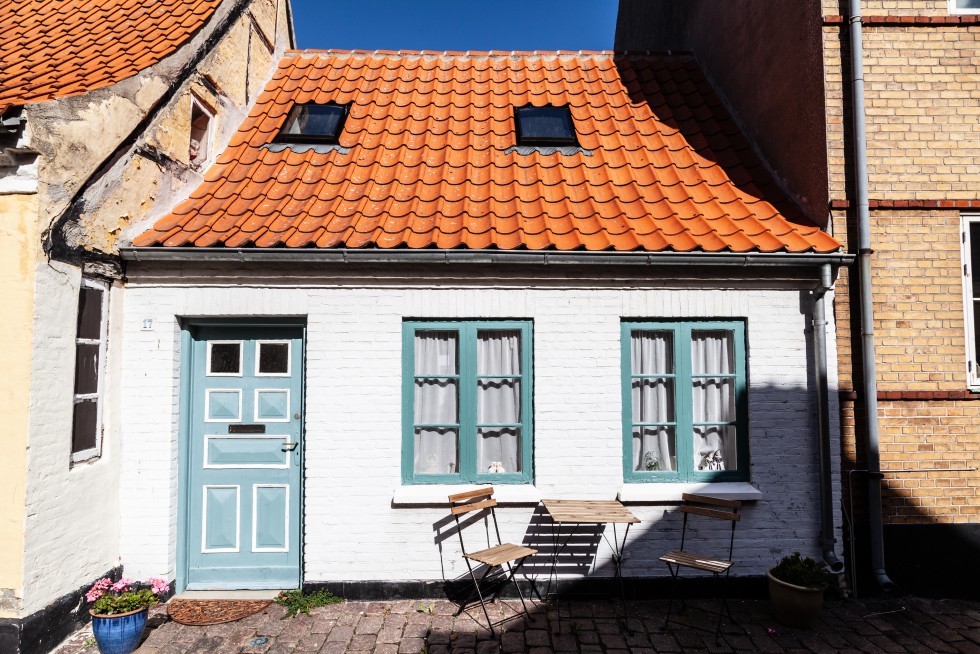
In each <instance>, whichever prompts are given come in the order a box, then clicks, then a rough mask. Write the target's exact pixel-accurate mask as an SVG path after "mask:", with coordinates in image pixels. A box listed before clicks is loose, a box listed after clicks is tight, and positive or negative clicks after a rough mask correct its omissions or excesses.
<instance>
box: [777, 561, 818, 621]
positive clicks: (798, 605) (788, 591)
mask: <svg viewBox="0 0 980 654" xmlns="http://www.w3.org/2000/svg"><path fill="white" fill-rule="evenodd" d="M766 576H767V577H769V599H770V600H772V612H773V614H774V615H775V616H776V619H777V620H779V622H781V623H782V624H784V625H786V626H788V627H807V628H808V627H812V626H813V624H814V623H815V622H816V621H817V616H818V615H820V610H821V609H822V608H823V589H822V588H807V587H806V586H794V585H793V584H788V583H786V582H785V581H780V580H779V579H776V578H775V577H773V576H772V569H770V570H767V571H766Z"/></svg>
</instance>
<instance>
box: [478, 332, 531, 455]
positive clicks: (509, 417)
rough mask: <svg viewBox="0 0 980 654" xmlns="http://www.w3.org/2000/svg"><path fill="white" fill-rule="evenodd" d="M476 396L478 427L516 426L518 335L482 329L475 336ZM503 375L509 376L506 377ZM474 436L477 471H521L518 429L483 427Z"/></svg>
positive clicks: (519, 434) (518, 384) (519, 393)
mask: <svg viewBox="0 0 980 654" xmlns="http://www.w3.org/2000/svg"><path fill="white" fill-rule="evenodd" d="M476 372H477V375H478V376H482V375H495V376H499V377H503V378H497V379H480V380H479V382H478V384H477V394H476V421H477V424H478V425H516V424H519V423H520V422H521V382H520V378H519V375H520V374H521V335H520V332H515V331H500V330H486V331H480V332H479V333H478V334H477V341H476ZM507 376H513V377H512V378H507ZM478 432H479V433H478V434H477V464H476V465H477V472H481V473H491V474H494V473H502V472H520V470H521V467H520V466H521V457H520V451H521V430H520V428H519V427H516V426H514V427H483V428H480V429H478Z"/></svg>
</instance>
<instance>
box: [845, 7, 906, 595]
mask: <svg viewBox="0 0 980 654" xmlns="http://www.w3.org/2000/svg"><path fill="white" fill-rule="evenodd" d="M849 22H850V37H851V38H850V40H851V72H852V73H853V76H854V81H853V82H852V89H851V90H852V94H853V98H854V105H853V114H854V185H855V189H856V191H857V211H858V275H859V279H858V288H859V295H860V301H861V304H860V312H861V364H862V374H863V377H864V380H863V382H864V383H863V393H864V402H865V412H866V416H865V434H866V438H867V443H866V445H867V459H868V529H869V540H870V542H869V547H870V549H871V571H872V572H871V573H872V575H873V576H874V578H875V581H876V582H877V583H878V586H879V587H880V588H881V589H882V590H884V591H889V590H893V589H894V588H895V584H894V582H892V580H891V579H889V578H888V573H887V572H885V545H884V535H883V533H882V531H883V530H882V519H881V477H882V475H881V459H880V455H879V449H878V378H877V372H876V370H875V340H874V313H873V304H872V296H871V253H872V250H871V211H870V208H869V205H868V159H867V147H868V143H867V140H868V136H867V125H866V124H865V117H864V49H863V48H864V46H863V43H862V34H861V0H850V17H849ZM850 492H853V489H850ZM851 537H852V538H853V534H852V535H851Z"/></svg>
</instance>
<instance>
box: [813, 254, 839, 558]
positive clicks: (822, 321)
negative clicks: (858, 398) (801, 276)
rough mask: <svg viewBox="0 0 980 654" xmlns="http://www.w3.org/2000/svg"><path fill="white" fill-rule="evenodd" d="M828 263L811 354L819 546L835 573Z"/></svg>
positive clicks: (817, 292)
mask: <svg viewBox="0 0 980 654" xmlns="http://www.w3.org/2000/svg"><path fill="white" fill-rule="evenodd" d="M831 288H832V287H831V271H830V264H829V263H826V264H824V265H822V266H821V267H820V285H819V286H818V287H817V288H816V289H814V292H813V295H814V297H813V355H814V358H815V359H816V367H817V371H816V372H817V439H818V443H817V447H818V450H819V461H820V548H821V551H822V552H823V560H824V561H825V562H826V563H827V567H829V568H830V571H831V572H833V573H834V574H838V573H840V572H842V571H843V570H844V563H843V562H842V561H841V560H840V559H838V558H837V553H836V552H834V543H836V542H837V539H835V538H834V509H833V507H834V492H833V483H834V481H833V477H832V475H831V469H832V466H831V460H830V404H829V402H828V397H829V393H828V391H827V291H829V290H830V289H831Z"/></svg>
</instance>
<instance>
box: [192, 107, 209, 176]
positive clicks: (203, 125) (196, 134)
mask: <svg viewBox="0 0 980 654" xmlns="http://www.w3.org/2000/svg"><path fill="white" fill-rule="evenodd" d="M210 149H211V113H210V112H209V111H208V110H207V109H205V108H204V106H203V105H202V104H201V103H200V102H198V101H197V100H196V99H191V138H190V144H189V146H188V149H187V158H188V161H190V163H191V165H192V166H194V167H195V168H200V167H202V166H203V165H204V162H206V161H207V160H208V155H209V154H210Z"/></svg>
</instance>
